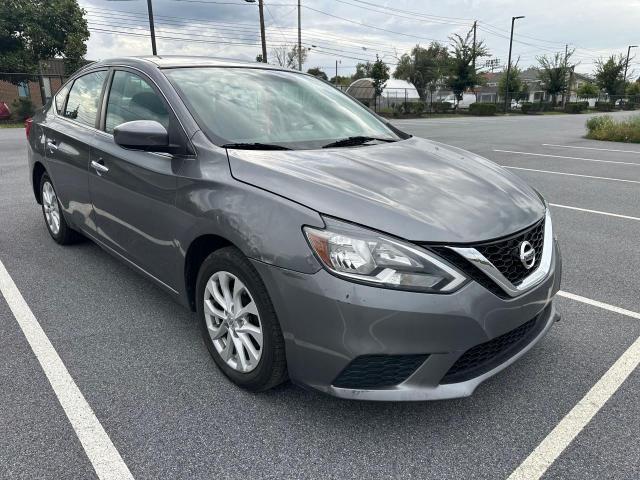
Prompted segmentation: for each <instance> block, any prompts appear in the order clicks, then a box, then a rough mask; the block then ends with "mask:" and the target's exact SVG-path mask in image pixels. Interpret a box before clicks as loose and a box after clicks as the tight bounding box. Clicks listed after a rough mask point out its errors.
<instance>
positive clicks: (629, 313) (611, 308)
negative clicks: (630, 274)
mask: <svg viewBox="0 0 640 480" xmlns="http://www.w3.org/2000/svg"><path fill="white" fill-rule="evenodd" d="M558 295H560V296H561V297H565V298H569V299H571V300H575V301H576V302H582V303H586V304H587V305H592V306H594V307H598V308H602V309H603V310H609V311H610V312H615V313H619V314H620V315H626V316H627V317H631V318H635V319H636V320H640V313H637V312H634V311H631V310H626V309H624V308H620V307H616V306H615V305H611V304H609V303H604V302H600V301H598V300H592V299H590V298H587V297H581V296H580V295H576V294H575V293H569V292H565V291H564V290H560V291H559V292H558Z"/></svg>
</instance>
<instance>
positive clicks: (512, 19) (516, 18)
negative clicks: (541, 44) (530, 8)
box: [504, 15, 524, 113]
mask: <svg viewBox="0 0 640 480" xmlns="http://www.w3.org/2000/svg"><path fill="white" fill-rule="evenodd" d="M519 18H524V15H521V16H519V17H511V38H510V40H509V62H508V63H507V82H506V83H505V86H504V89H505V92H504V113H507V112H508V111H509V107H511V105H510V104H509V74H510V73H511V47H513V24H514V23H515V21H516V20H518V19H519Z"/></svg>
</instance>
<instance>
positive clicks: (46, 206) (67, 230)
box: [40, 173, 80, 245]
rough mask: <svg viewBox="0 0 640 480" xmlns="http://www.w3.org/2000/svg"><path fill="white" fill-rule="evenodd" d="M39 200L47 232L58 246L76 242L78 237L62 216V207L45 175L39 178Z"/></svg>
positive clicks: (51, 183)
mask: <svg viewBox="0 0 640 480" xmlns="http://www.w3.org/2000/svg"><path fill="white" fill-rule="evenodd" d="M40 199H41V200H42V215H43V217H44V223H45V225H46V226H47V231H48V232H49V235H51V238H53V239H54V240H55V241H56V242H57V243H59V244H60V245H69V244H70V243H74V242H76V241H77V240H78V239H79V238H80V235H79V234H78V232H76V231H75V230H72V229H71V227H69V225H68V224H67V221H66V220H65V219H64V215H63V214H62V207H61V205H60V200H58V195H57V194H56V191H55V188H53V182H52V181H51V178H50V177H49V175H47V174H46V173H45V174H44V175H42V177H41V178H40Z"/></svg>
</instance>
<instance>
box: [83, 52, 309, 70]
mask: <svg viewBox="0 0 640 480" xmlns="http://www.w3.org/2000/svg"><path fill="white" fill-rule="evenodd" d="M110 65H129V66H137V67H145V66H146V67H147V68H148V67H150V66H155V67H157V68H174V67H251V68H261V69H265V70H290V69H287V68H282V67H278V66H274V65H269V64H268V63H259V62H247V61H243V60H235V59H229V58H217V57H198V56H187V55H153V56H151V55H150V56H140V57H117V58H108V59H105V60H100V61H98V62H95V63H92V64H91V65H90V67H97V66H110ZM290 71H296V72H297V70H290Z"/></svg>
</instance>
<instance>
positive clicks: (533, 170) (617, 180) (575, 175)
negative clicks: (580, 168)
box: [502, 165, 640, 183]
mask: <svg viewBox="0 0 640 480" xmlns="http://www.w3.org/2000/svg"><path fill="white" fill-rule="evenodd" d="M502 167H504V168H510V169H512V170H525V171H527V172H538V173H552V174H554V175H567V176H569V177H583V178H594V179H596V180H611V181H612V182H625V183H640V180H626V179H624V178H609V177H596V176H595V175H581V174H578V173H566V172H554V171H551V170H536V169H534V168H523V167H510V166H509V165H502Z"/></svg>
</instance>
